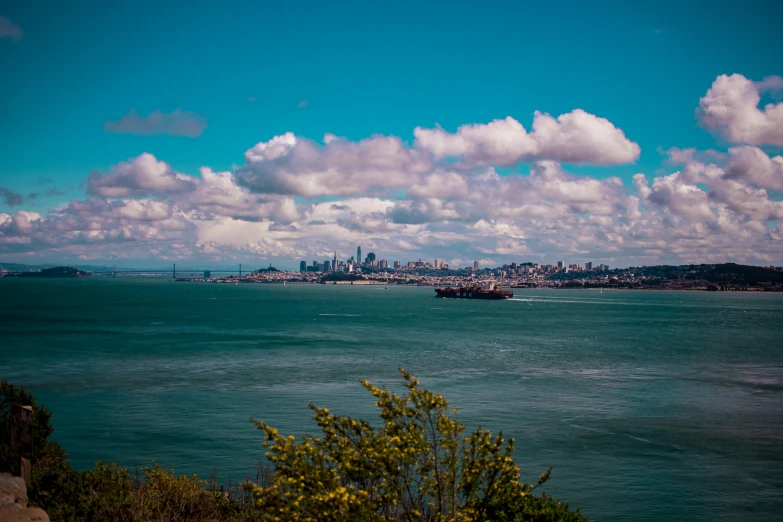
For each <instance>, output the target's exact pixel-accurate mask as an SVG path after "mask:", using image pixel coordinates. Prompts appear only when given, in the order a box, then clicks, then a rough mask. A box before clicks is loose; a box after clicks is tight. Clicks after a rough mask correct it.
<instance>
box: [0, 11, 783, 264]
mask: <svg viewBox="0 0 783 522" xmlns="http://www.w3.org/2000/svg"><path fill="white" fill-rule="evenodd" d="M43 4H45V8H41V6H40V5H39V4H35V5H29V4H28V3H24V2H18V3H7V4H3V6H1V7H0V70H2V71H3V72H4V73H5V74H4V76H5V77H6V78H7V81H6V82H4V84H3V87H2V88H3V93H4V95H3V96H1V97H0V114H1V115H2V117H0V136H2V139H0V261H4V262H16V263H28V264H42V263H50V262H57V263H63V264H111V263H118V264H123V265H137V266H149V265H152V264H154V263H158V262H159V261H164V260H165V261H172V262H176V261H178V260H195V261H196V262H198V263H199V264H203V265H204V266H208V265H210V264H225V263H229V262H232V261H236V262H257V264H258V266H266V265H268V264H269V263H272V264H274V265H275V266H280V267H285V268H288V269H291V270H296V268H297V267H298V265H299V261H301V260H302V259H304V260H307V263H308V264H309V263H312V261H313V260H319V262H324V261H325V260H330V263H333V256H334V253H335V251H337V253H338V254H339V253H340V252H342V253H344V254H340V255H347V253H348V252H354V249H356V248H357V245H361V248H362V249H363V250H364V251H365V252H375V253H376V254H378V255H379V256H380V254H381V253H382V256H381V258H382V259H385V260H387V261H388V263H389V264H390V265H392V266H393V263H394V262H395V261H400V262H401V263H405V262H406V260H411V259H427V260H428V262H430V263H432V262H433V261H434V260H436V259H437V260H438V261H441V262H443V263H446V264H448V265H449V266H450V267H459V268H464V267H467V266H472V264H473V262H474V261H478V262H479V264H480V266H482V267H483V266H501V265H504V264H509V263H512V262H517V263H518V262H525V261H529V262H533V263H540V264H552V263H556V262H557V261H559V260H563V261H565V262H566V263H567V264H572V263H577V264H580V265H583V264H585V263H587V262H591V263H593V264H594V265H596V266H597V265H599V264H607V265H609V266H613V267H627V266H642V265H657V264H670V265H680V264H690V263H721V262H737V263H747V264H755V265H775V266H780V265H783V155H782V153H783V69H781V66H780V65H779V59H778V57H777V53H776V52H775V51H774V49H778V48H783V33H781V32H780V31H779V30H778V27H777V24H776V20H778V19H779V17H780V15H782V14H783V7H781V6H779V5H774V4H765V3H751V4H750V5H747V6H744V7H743V9H741V10H737V9H734V8H732V6H730V5H722V4H721V5H711V7H710V9H704V6H703V5H700V4H699V3H694V4H689V5H684V6H679V7H678V8H677V9H676V10H674V11H673V10H672V9H670V8H669V7H667V6H665V5H662V4H660V3H653V2H638V3H634V4H632V5H627V6H622V7H618V6H617V5H616V3H610V2H597V3H594V4H591V5H590V6H586V5H583V4H581V3H578V2H572V3H571V2H567V3H566V5H563V6H557V7H549V6H544V5H540V6H523V5H516V4H503V5H498V6H496V7H495V8H494V9H475V7H474V6H472V4H471V3H459V2H458V3H456V4H454V3H450V4H448V9H444V7H443V6H441V5H438V4H437V3H432V4H425V5H417V6H416V8H415V10H414V9H412V8H411V6H410V5H405V4H404V3H403V4H400V5H380V4H379V5H367V4H362V3H358V2H345V3H341V4H340V5H329V6H327V5H324V4H320V3H315V2H313V3H309V2H306V3H305V4H303V5H300V6H299V7H298V8H297V9H293V8H291V7H289V6H284V5H282V6H281V5H268V6H267V5H260V4H256V5H247V6H245V5H242V6H240V5H233V6H206V5H195V4H192V3H184V2H176V1H175V2H171V3H167V4H166V5H164V6H159V5H157V4H153V3H152V2H145V1H142V2H138V3H135V4H133V5H129V6H126V7H124V8H122V9H118V8H117V7H116V6H113V5H111V4H96V5H94V6H92V8H91V16H90V18H89V19H87V18H84V17H82V16H81V15H80V14H79V13H78V12H77V11H78V10H74V9H73V7H72V5H70V4H69V3H68V2H43ZM216 23H221V24H223V25H224V26H225V27H231V28H232V30H231V31H229V32H226V33H221V35H220V37H219V38H216V39H215V40H214V41H211V39H209V38H204V37H203V35H205V34H211V31H212V29H213V27H214V24H216ZM139 27H143V28H144V30H143V31H142V33H143V36H142V35H141V33H139ZM522 27H524V30H523V29H520V28H522ZM553 27H557V28H558V31H560V32H563V33H565V34H568V38H556V37H555V36H554V35H553V32H552V28H553ZM573 42H579V44H578V48H577V47H575V46H574V44H573ZM775 42H778V43H777V44H775ZM316 49H320V51H319V52H314V51H315V50H316ZM321 53H322V54H321ZM323 56H329V60H324V59H323ZM259 64H263V66H259ZM237 77H239V78H241V81H232V80H231V79H233V78H237ZM356 256H357V258H361V252H359V251H357V252H356ZM348 257H350V256H348ZM381 258H379V260H380V259H381Z"/></svg>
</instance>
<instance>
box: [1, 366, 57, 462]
mask: <svg viewBox="0 0 783 522" xmlns="http://www.w3.org/2000/svg"><path fill="white" fill-rule="evenodd" d="M12 404H19V405H20V406H32V408H33V455H32V459H31V462H32V463H33V464H35V463H36V462H38V461H39V460H40V459H42V458H44V457H47V456H50V455H51V454H52V453H53V452H54V453H57V452H62V449H61V448H60V447H59V446H58V445H57V443H56V442H52V441H50V440H49V437H50V436H51V435H52V432H53V431H54V428H52V425H51V422H50V420H51V418H52V414H51V413H50V412H49V410H47V409H46V408H44V407H43V406H39V405H38V404H36V402H35V397H33V396H32V395H31V394H30V393H28V392H27V391H26V390H25V389H24V388H23V387H21V386H14V385H13V384H11V383H9V382H8V381H6V380H3V381H0V472H8V473H14V474H17V475H18V474H19V458H18V456H17V455H16V453H14V452H12V451H11V439H10V433H11V405H12Z"/></svg>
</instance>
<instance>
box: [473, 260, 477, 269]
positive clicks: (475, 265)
mask: <svg viewBox="0 0 783 522" xmlns="http://www.w3.org/2000/svg"><path fill="white" fill-rule="evenodd" d="M473 271H474V272H478V261H473Z"/></svg>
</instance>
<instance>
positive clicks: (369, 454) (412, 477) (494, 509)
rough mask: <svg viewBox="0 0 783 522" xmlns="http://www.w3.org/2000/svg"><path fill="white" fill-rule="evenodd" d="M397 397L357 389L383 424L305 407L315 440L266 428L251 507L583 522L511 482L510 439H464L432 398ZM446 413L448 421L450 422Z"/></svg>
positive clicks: (280, 516)
mask: <svg viewBox="0 0 783 522" xmlns="http://www.w3.org/2000/svg"><path fill="white" fill-rule="evenodd" d="M401 373H402V375H403V377H404V379H405V385H406V387H407V388H408V391H407V393H405V394H403V395H397V394H394V393H392V392H389V391H388V390H387V389H386V388H377V387H375V386H373V385H372V384H370V383H369V382H367V381H364V382H363V383H362V384H363V386H364V387H365V388H367V390H369V391H370V393H371V394H372V395H373V397H375V398H376V403H375V404H376V406H378V407H379V408H380V417H381V420H382V426H381V427H378V428H374V427H373V426H372V425H371V424H370V423H369V422H367V421H365V420H357V419H354V418H351V417H348V416H341V415H335V414H333V413H330V412H329V409H328V408H319V407H317V406H315V405H312V404H311V405H310V407H311V408H312V409H313V410H314V411H315V420H316V422H317V423H318V426H319V427H320V428H321V431H322V433H323V437H321V438H317V437H313V436H304V437H302V439H301V440H300V441H299V442H297V441H296V439H295V438H294V436H293V435H289V436H283V435H281V434H280V433H279V432H278V431H277V430H276V429H274V428H273V427H271V426H269V425H268V424H266V423H265V422H262V421H258V420H254V421H253V422H254V423H255V424H256V426H257V427H258V428H259V429H261V430H263V432H264V436H265V442H264V445H265V447H266V448H267V449H268V452H267V458H268V459H269V460H270V461H271V462H272V463H273V465H274V467H275V473H274V475H273V476H272V477H271V481H270V483H269V484H268V485H266V486H261V485H249V486H248V488H249V489H250V490H252V492H253V495H254V496H255V498H256V501H257V503H258V506H259V508H260V509H261V510H262V511H263V512H264V513H265V515H266V516H268V517H269V518H270V519H272V520H285V521H292V522H295V521H353V520H355V521H371V520H376V521H397V520H411V521H413V520H417V521H418V520H421V521H445V520H449V521H483V520H487V521H488V520H519V521H522V520H526V521H527V520H531V521H550V520H551V521H554V520H568V521H571V520H573V521H579V520H585V519H584V518H583V517H582V516H581V514H579V512H578V511H577V512H571V511H569V510H568V506H567V505H566V504H563V503H561V502H559V501H556V500H554V499H551V498H550V497H548V496H546V495H542V496H540V497H539V496H536V495H533V493H532V491H533V490H534V489H535V488H536V487H537V486H539V485H541V484H543V483H544V482H546V481H547V480H548V479H549V476H550V473H551V469H550V470H549V471H547V472H546V473H544V474H542V475H541V476H540V477H539V478H538V481H537V482H536V483H535V484H531V483H524V482H520V480H519V479H520V471H519V467H518V466H517V465H516V463H515V462H514V459H513V458H512V456H511V455H512V452H513V448H514V441H513V439H511V440H509V441H508V442H506V441H505V440H504V439H503V436H502V434H498V435H496V436H494V437H493V436H492V434H491V433H490V432H489V431H486V430H483V429H481V428H479V429H477V430H476V431H475V432H473V433H471V434H470V435H468V436H463V434H464V431H465V427H464V426H463V425H462V424H461V423H459V422H458V421H457V420H456V415H457V410H453V411H451V410H449V408H448V401H447V400H446V399H445V398H444V397H443V396H441V395H436V394H434V393H432V392H431V391H428V390H424V389H422V388H420V387H419V381H418V380H416V379H415V378H414V377H413V376H412V375H410V374H409V373H408V372H406V371H405V370H401ZM452 414H453V416H452Z"/></svg>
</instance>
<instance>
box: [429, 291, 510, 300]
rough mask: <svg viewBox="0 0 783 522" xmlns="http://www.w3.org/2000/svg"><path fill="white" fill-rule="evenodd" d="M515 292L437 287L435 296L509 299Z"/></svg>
mask: <svg viewBox="0 0 783 522" xmlns="http://www.w3.org/2000/svg"><path fill="white" fill-rule="evenodd" d="M513 295H514V292H510V291H508V290H489V291H488V290H481V289H478V290H477V289H475V288H436V289H435V297H442V298H446V299H491V300H498V299H508V298H509V297H512V296H513Z"/></svg>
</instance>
